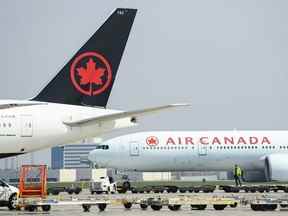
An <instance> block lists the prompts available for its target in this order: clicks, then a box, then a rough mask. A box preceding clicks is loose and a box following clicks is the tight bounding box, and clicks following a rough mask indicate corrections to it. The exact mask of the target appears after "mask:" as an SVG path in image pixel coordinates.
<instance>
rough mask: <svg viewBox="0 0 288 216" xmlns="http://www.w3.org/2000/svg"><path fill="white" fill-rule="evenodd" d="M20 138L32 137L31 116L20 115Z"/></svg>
mask: <svg viewBox="0 0 288 216" xmlns="http://www.w3.org/2000/svg"><path fill="white" fill-rule="evenodd" d="M20 122H21V137H32V136H33V118H32V115H21V116H20Z"/></svg>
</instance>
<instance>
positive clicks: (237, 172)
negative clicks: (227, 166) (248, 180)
mask: <svg viewBox="0 0 288 216" xmlns="http://www.w3.org/2000/svg"><path fill="white" fill-rule="evenodd" d="M241 176H242V170H241V168H240V167H239V166H238V165H237V164H235V167H234V179H235V184H236V186H241V179H240V178H241Z"/></svg>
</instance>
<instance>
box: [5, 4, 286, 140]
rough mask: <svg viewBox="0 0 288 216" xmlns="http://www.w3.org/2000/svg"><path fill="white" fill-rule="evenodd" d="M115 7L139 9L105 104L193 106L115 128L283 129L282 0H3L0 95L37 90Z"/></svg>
mask: <svg viewBox="0 0 288 216" xmlns="http://www.w3.org/2000/svg"><path fill="white" fill-rule="evenodd" d="M117 7H131V8H137V9H138V13H137V16H136V19H135V22H134V25H133V28H132V31H131V34H130V37H129V40H128V43H127V46H126V49H125V53H124V55H123V58H122V62H121V64H120V67H119V71H118V76H117V80H116V82H115V84H114V87H113V90H112V94H111V97H110V99H109V108H114V109H127V110H129V109H138V108H144V107H148V106H154V105H162V104H167V103H178V102H187V103H190V104H191V105H192V108H191V109H190V110H188V111H187V110H184V111H181V110H180V111H174V112H166V113H162V114H159V115H157V116H151V117H147V118H145V119H143V120H142V124H141V126H140V127H138V128H136V129H133V130H131V129H130V130H124V131H121V133H126V132H128V131H141V130H153V129H166V130H181V129H185V130H195V129H197V130H198V129H199V130H206V129H217V130H218V129H234V128H237V129H288V115H287V112H288V73H287V71H288V61H287V60H288V58H287V57H288V13H287V11H288V1H285V0H282V1H272V0H271V1H263V0H259V1H253V0H242V1H233V0H227V1H224V0H201V1H200V0H198V1H191V0H181V1H172V0H171V1H167V0H150V1H140V0H125V1H124V0H122V1H119V0H110V1H96V0H90V1H89V0H86V1H79V0H77V1H71V0H55V1H39V0H25V1H21V0H17V1H16V0H1V1H0V25H1V34H0V63H1V72H0V73H1V81H2V82H1V85H0V98H3V99H7V98H16V99H25V98H30V97H32V96H34V95H35V94H36V93H37V92H38V91H40V89H41V88H42V87H44V86H45V84H46V83H47V82H48V81H49V80H50V79H51V78H53V76H55V75H56V73H57V72H58V71H59V69H61V68H62V66H64V64H65V63H66V62H67V61H68V60H69V59H70V58H71V56H72V55H73V53H74V52H76V51H77V50H78V49H79V48H80V46H81V45H82V44H83V43H84V42H85V41H86V40H87V39H88V38H89V37H90V36H91V35H92V34H93V33H94V32H95V31H96V29H97V28H98V27H99V26H100V25H101V24H102V23H103V22H104V21H105V20H106V19H107V17H108V16H109V15H110V14H111V13H112V12H113V10H114V9H115V8H117ZM116 134H117V135H118V133H114V134H112V135H116Z"/></svg>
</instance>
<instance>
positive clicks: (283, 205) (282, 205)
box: [280, 204, 288, 208]
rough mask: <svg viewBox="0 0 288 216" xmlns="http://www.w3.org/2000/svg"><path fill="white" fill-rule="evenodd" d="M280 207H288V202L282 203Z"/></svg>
mask: <svg viewBox="0 0 288 216" xmlns="http://www.w3.org/2000/svg"><path fill="white" fill-rule="evenodd" d="M280 207H281V208H287V207H288V204H280Z"/></svg>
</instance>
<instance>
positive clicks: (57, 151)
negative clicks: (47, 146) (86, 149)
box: [51, 146, 64, 169]
mask: <svg viewBox="0 0 288 216" xmlns="http://www.w3.org/2000/svg"><path fill="white" fill-rule="evenodd" d="M63 167H64V147H63V146H57V147H53V148H52V149H51V168H52V169H63Z"/></svg>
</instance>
